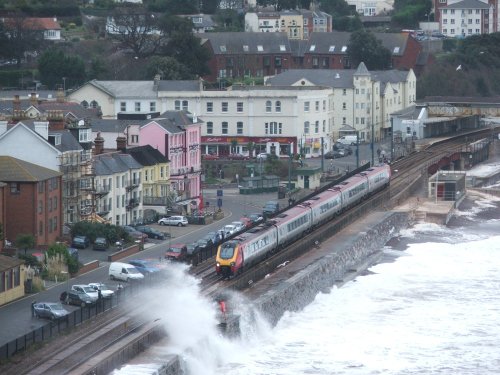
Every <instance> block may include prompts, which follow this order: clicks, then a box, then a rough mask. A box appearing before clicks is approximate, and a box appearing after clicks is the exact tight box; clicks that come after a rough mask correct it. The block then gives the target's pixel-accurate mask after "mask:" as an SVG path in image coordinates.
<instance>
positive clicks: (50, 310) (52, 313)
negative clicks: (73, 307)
mask: <svg viewBox="0 0 500 375" xmlns="http://www.w3.org/2000/svg"><path fill="white" fill-rule="evenodd" d="M33 308H34V309H35V316H36V317H37V318H47V319H51V320H57V319H61V318H64V317H66V316H67V315H68V314H69V311H68V310H66V309H65V308H64V307H63V306H62V305H61V304H60V303H58V302H39V303H35V305H34V306H33Z"/></svg>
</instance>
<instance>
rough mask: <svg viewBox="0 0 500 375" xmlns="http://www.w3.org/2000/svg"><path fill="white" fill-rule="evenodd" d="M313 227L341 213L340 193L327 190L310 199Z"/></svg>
mask: <svg viewBox="0 0 500 375" xmlns="http://www.w3.org/2000/svg"><path fill="white" fill-rule="evenodd" d="M308 202H310V207H311V212H312V224H313V227H316V226H318V225H321V224H323V223H325V222H327V221H328V220H330V219H331V218H332V217H334V216H335V215H338V214H339V213H340V212H341V211H342V197H341V194H340V191H338V190H332V189H328V190H326V191H324V192H322V193H320V194H318V195H317V196H315V197H313V198H311V199H310V200H309V201H308Z"/></svg>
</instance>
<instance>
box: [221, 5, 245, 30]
mask: <svg viewBox="0 0 500 375" xmlns="http://www.w3.org/2000/svg"><path fill="white" fill-rule="evenodd" d="M214 20H215V23H216V24H217V25H218V26H217V27H216V29H215V31H245V25H244V24H245V19H244V16H243V15H242V14H238V12H237V11H235V10H233V9H221V10H219V11H217V13H216V14H215V17H214Z"/></svg>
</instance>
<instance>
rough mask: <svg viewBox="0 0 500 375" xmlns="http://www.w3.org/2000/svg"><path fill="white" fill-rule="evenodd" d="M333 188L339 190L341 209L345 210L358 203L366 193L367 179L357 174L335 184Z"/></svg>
mask: <svg viewBox="0 0 500 375" xmlns="http://www.w3.org/2000/svg"><path fill="white" fill-rule="evenodd" d="M333 190H338V191H340V194H341V197H342V210H345V209H347V208H349V207H351V206H354V205H355V204H357V203H359V202H360V201H361V200H363V199H364V198H365V197H366V196H367V195H368V193H369V191H368V180H367V178H366V177H365V176H361V175H359V174H357V175H355V176H352V177H350V178H349V179H347V180H345V181H343V182H341V183H340V184H338V185H335V186H334V187H333Z"/></svg>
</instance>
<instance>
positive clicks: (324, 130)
mask: <svg viewBox="0 0 500 375" xmlns="http://www.w3.org/2000/svg"><path fill="white" fill-rule="evenodd" d="M322 132H323V133H324V132H326V120H323V129H322Z"/></svg>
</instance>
